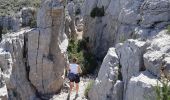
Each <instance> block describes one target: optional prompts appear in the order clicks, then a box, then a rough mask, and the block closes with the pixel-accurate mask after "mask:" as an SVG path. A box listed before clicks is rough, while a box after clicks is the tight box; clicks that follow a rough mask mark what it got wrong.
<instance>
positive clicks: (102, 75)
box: [89, 30, 170, 100]
mask: <svg viewBox="0 0 170 100" xmlns="http://www.w3.org/2000/svg"><path fill="white" fill-rule="evenodd" d="M169 39H170V36H169V35H168V34H167V31H165V30H164V31H161V32H159V33H158V35H156V36H154V37H153V38H151V39H149V40H148V41H140V40H133V39H130V40H128V41H126V42H125V43H120V44H117V45H116V47H115V48H113V47H112V48H110V49H109V51H108V53H107V55H106V56H105V58H104V60H103V63H102V65H101V68H100V71H99V73H98V77H97V78H96V80H95V84H94V85H93V87H92V89H91V90H90V92H89V98H90V100H156V90H155V86H157V85H158V84H157V82H158V83H159V81H158V79H159V78H160V73H161V70H163V71H162V74H165V76H166V77H167V78H168V79H169V74H170V73H169V71H170V70H169V68H170V66H169V65H170V60H169V58H170V52H169V50H170V47H169V44H170V41H169ZM162 68H163V69H162Z"/></svg>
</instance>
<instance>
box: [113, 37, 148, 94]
mask: <svg viewBox="0 0 170 100" xmlns="http://www.w3.org/2000/svg"><path fill="white" fill-rule="evenodd" d="M146 47H147V45H146V42H142V41H137V40H136V41H135V40H128V41H126V42H125V43H124V44H123V45H122V44H120V45H119V44H118V45H117V46H116V51H117V54H118V56H119V60H120V65H121V73H122V76H123V82H124V92H125V93H124V94H126V88H127V83H128V81H129V80H130V78H131V77H132V76H135V75H137V74H138V73H139V72H140V71H142V70H144V69H145V68H144V62H143V54H144V52H145V50H146Z"/></svg>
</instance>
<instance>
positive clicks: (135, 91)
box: [124, 71, 158, 100]
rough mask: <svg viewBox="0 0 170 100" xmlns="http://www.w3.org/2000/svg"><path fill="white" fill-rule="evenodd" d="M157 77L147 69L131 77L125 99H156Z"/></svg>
mask: <svg viewBox="0 0 170 100" xmlns="http://www.w3.org/2000/svg"><path fill="white" fill-rule="evenodd" d="M157 81H158V80H157V79H156V77H154V76H153V75H152V74H150V73H149V72H147V71H145V72H142V73H140V74H139V75H136V76H134V77H132V78H131V79H130V81H129V82H128V86H127V92H126V98H125V99H124V100H145V99H148V100H156V90H155V86H157Z"/></svg>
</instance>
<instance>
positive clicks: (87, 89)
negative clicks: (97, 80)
mask: <svg viewBox="0 0 170 100" xmlns="http://www.w3.org/2000/svg"><path fill="white" fill-rule="evenodd" d="M93 84H94V80H91V81H90V82H89V83H88V85H87V87H86V88H85V91H84V95H85V96H86V98H88V93H89V91H90V89H91V88H92V86H93Z"/></svg>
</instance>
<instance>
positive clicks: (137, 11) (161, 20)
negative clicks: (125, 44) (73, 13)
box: [84, 0, 170, 58]
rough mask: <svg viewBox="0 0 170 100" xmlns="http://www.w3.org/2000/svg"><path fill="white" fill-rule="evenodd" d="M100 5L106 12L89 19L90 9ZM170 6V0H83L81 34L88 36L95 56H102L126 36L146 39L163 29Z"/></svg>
mask: <svg viewBox="0 0 170 100" xmlns="http://www.w3.org/2000/svg"><path fill="white" fill-rule="evenodd" d="M102 6H103V7H104V12H105V15H104V16H103V17H97V16H96V17H95V18H92V17H91V16H90V13H91V11H92V10H93V8H95V7H99V8H101V7H102ZM169 9H170V1H169V0H105V1H103V0H86V1H85V3H84V37H89V40H90V43H91V45H92V51H93V52H94V53H95V54H96V56H97V57H99V58H103V57H104V56H105V54H106V53H107V51H108V48H109V47H111V46H115V44H116V43H119V42H122V41H123V40H126V39H128V38H141V39H146V38H149V37H151V36H154V35H155V34H156V33H158V32H159V31H160V30H161V29H162V28H165V27H166V26H167V25H168V24H170V13H169ZM98 13H100V12H98ZM99 53H100V54H99Z"/></svg>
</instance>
